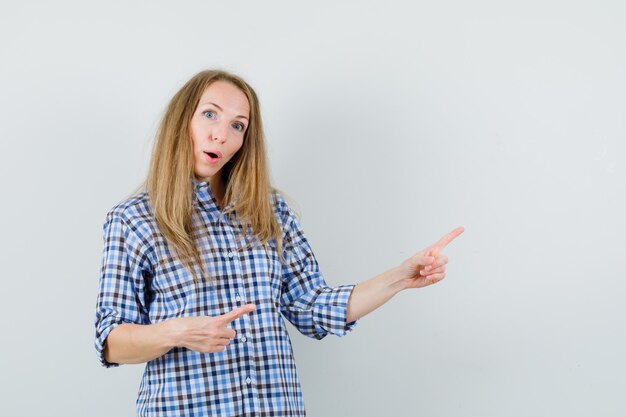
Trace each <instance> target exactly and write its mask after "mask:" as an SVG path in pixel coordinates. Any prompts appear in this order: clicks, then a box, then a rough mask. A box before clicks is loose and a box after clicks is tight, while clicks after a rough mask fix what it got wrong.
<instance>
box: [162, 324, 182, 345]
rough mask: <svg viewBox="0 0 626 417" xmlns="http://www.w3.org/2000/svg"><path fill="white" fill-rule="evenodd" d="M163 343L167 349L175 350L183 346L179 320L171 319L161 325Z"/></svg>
mask: <svg viewBox="0 0 626 417" xmlns="http://www.w3.org/2000/svg"><path fill="white" fill-rule="evenodd" d="M159 326H160V329H159V330H160V333H161V335H162V336H163V337H162V342H163V344H164V346H165V347H167V348H169V349H173V348H175V347H177V346H180V345H181V340H182V335H181V329H180V326H179V323H178V319H169V320H165V321H162V322H161V323H159Z"/></svg>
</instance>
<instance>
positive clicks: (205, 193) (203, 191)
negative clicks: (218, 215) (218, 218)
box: [191, 178, 234, 212]
mask: <svg viewBox="0 0 626 417" xmlns="http://www.w3.org/2000/svg"><path fill="white" fill-rule="evenodd" d="M191 184H192V186H193V194H194V200H196V201H198V202H200V204H202V206H204V207H205V208H206V209H208V210H209V211H215V212H220V209H219V205H218V204H217V198H216V197H215V194H214V193H213V190H212V189H211V184H209V181H198V180H197V179H195V178H192V180H191ZM232 205H234V203H233V202H231V203H230V204H229V205H228V206H229V207H230V206H232Z"/></svg>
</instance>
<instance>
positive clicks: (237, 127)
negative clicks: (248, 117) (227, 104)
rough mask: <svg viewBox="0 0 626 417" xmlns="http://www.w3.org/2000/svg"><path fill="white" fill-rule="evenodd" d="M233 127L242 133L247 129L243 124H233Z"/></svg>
mask: <svg viewBox="0 0 626 417" xmlns="http://www.w3.org/2000/svg"><path fill="white" fill-rule="evenodd" d="M233 127H234V128H235V129H237V130H238V131H240V132H243V130H244V129H245V128H246V127H245V126H244V125H243V124H242V123H235V124H233Z"/></svg>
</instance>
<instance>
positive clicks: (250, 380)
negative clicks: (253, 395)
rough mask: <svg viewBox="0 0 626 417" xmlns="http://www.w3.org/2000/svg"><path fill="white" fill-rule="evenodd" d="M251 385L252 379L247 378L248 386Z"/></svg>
mask: <svg viewBox="0 0 626 417" xmlns="http://www.w3.org/2000/svg"><path fill="white" fill-rule="evenodd" d="M250 383H252V378H250V377H247V378H246V384H248V385H250Z"/></svg>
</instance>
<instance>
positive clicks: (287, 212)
mask: <svg viewBox="0 0 626 417" xmlns="http://www.w3.org/2000/svg"><path fill="white" fill-rule="evenodd" d="M271 201H272V207H273V209H274V214H275V215H276V217H277V219H278V221H279V223H280V224H281V226H283V227H285V226H287V225H288V224H289V223H291V222H292V221H293V220H297V219H298V218H299V217H300V216H299V215H298V214H297V213H296V212H295V211H294V210H293V209H292V208H291V207H290V203H288V201H289V197H288V196H287V195H286V194H285V193H284V192H283V191H280V190H278V189H277V188H273V189H272V194H271ZM292 205H293V204H292Z"/></svg>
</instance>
